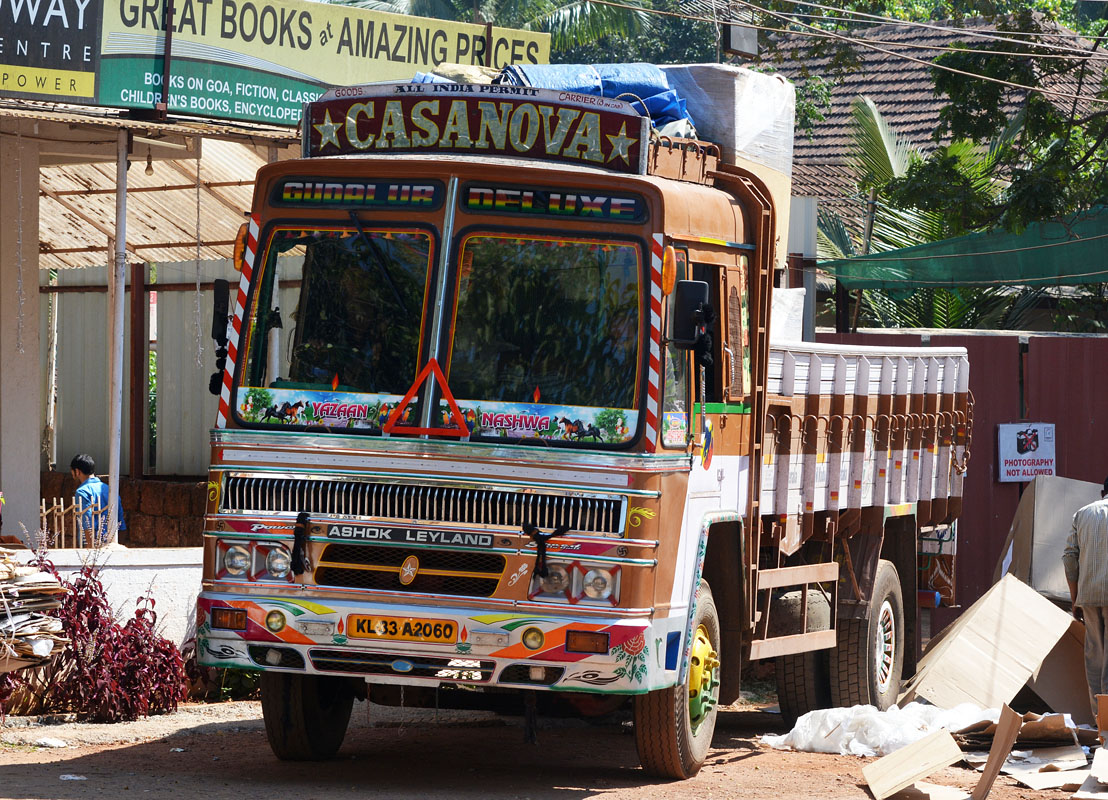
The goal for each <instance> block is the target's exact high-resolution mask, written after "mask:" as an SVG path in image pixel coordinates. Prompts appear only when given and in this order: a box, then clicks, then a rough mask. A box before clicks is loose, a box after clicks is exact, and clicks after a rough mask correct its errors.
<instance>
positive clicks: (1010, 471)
mask: <svg viewBox="0 0 1108 800" xmlns="http://www.w3.org/2000/svg"><path fill="white" fill-rule="evenodd" d="M997 430H998V434H997V435H998V437H999V438H998V439H997V453H998V454H999V455H1000V461H999V465H1000V466H999V469H1000V475H999V480H1000V482H1001V483H1019V482H1026V481H1029V480H1031V479H1032V478H1034V477H1035V476H1036V475H1056V474H1057V463H1056V459H1055V453H1054V423H1052V422H1013V423H1010V424H1004V425H998V426H997Z"/></svg>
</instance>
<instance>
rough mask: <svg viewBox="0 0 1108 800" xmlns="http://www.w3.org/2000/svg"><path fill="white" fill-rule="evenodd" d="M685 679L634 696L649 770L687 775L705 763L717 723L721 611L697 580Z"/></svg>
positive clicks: (641, 750) (662, 774) (638, 737)
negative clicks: (695, 603)
mask: <svg viewBox="0 0 1108 800" xmlns="http://www.w3.org/2000/svg"><path fill="white" fill-rule="evenodd" d="M692 631H693V644H692V649H691V652H690V655H689V668H688V674H687V676H686V680H685V683H684V684H680V685H678V686H674V687H672V688H669V689H658V690H657V691H653V692H648V693H647V694H640V695H636V696H635V712H634V713H635V747H636V748H637V749H638V751H639V761H641V762H642V766H643V769H644V770H645V771H646V772H647V773H648V774H650V775H656V776H658V777H662V778H677V779H684V778H691V777H692V776H694V775H696V773H698V772H699V771H700V768H701V767H702V766H704V761H705V760H706V759H707V757H708V749H709V748H710V747H711V746H712V735H713V734H714V733H715V729H716V715H717V713H718V708H719V707H718V701H719V682H720V633H719V614H718V612H717V611H716V603H715V600H714V599H713V598H712V590H711V588H709V586H708V584H707V582H705V581H701V583H700V592H699V597H698V598H697V605H696V614H695V616H694V617H693V624H692Z"/></svg>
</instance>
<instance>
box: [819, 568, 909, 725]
mask: <svg viewBox="0 0 1108 800" xmlns="http://www.w3.org/2000/svg"><path fill="white" fill-rule="evenodd" d="M838 640H839V646H838V647H837V648H835V650H834V651H833V652H832V653H831V699H832V700H833V701H834V703H835V705H837V706H847V707H849V706H857V705H871V706H876V707H877V708H878V709H879V710H881V711H884V710H885V709H887V708H888V707H889V706H891V705H893V704H894V703H895V702H896V698H897V695H898V694H899V693H900V674H901V672H902V671H903V669H904V599H903V598H902V597H901V594H900V578H899V577H898V576H897V574H896V567H894V566H893V565H892V564H891V563H890V562H888V561H879V562H877V576H876V578H875V579H874V582H873V596H872V597H871V599H870V604H869V611H868V612H867V614H866V618H865V619H847V620H840V622H839V637H838Z"/></svg>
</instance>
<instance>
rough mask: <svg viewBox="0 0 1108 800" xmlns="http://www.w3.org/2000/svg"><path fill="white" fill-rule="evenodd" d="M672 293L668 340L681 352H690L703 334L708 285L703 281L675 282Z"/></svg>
mask: <svg viewBox="0 0 1108 800" xmlns="http://www.w3.org/2000/svg"><path fill="white" fill-rule="evenodd" d="M673 292H674V295H673V317H672V319H671V320H670V337H669V340H670V342H671V343H672V344H673V345H674V346H675V347H677V348H679V349H681V350H692V349H693V348H694V347H696V344H697V342H699V341H700V337H701V336H702V335H703V333H704V308H705V306H707V305H708V284H707V283H705V282H704V281H677V285H676V286H675V287H674V290H673Z"/></svg>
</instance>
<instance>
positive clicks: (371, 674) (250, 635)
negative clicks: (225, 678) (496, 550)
mask: <svg viewBox="0 0 1108 800" xmlns="http://www.w3.org/2000/svg"><path fill="white" fill-rule="evenodd" d="M213 607H226V608H237V609H243V610H245V611H246V612H247V623H246V629H245V630H241V631H232V630H224V629H212V627H211V609H212V608H213ZM274 611H278V612H280V613H281V614H282V615H283V617H284V619H285V625H284V627H283V628H282V629H281V630H279V631H276V632H274V631H273V630H271V629H270V628H268V627H267V626H266V617H267V615H269V614H271V613H272V612H274ZM352 615H368V616H375V617H390V618H398V617H402V618H412V619H415V620H423V621H432V622H441V623H444V624H445V623H449V624H451V625H452V626H453V632H452V634H451V638H453V639H454V641H452V642H448V643H446V642H444V643H430V642H420V641H392V640H387V639H378V638H366V634H365V632H364V631H358V630H352V629H351V626H352V624H353V623H352V620H351V617H352ZM683 621H684V620H683V619H680V618H678V617H676V616H674V617H671V618H670V619H668V620H660V621H655V622H653V623H651V622H649V621H646V620H643V619H641V618H637V619H622V618H620V617H618V616H612V617H601V618H597V617H596V616H590V617H588V618H587V619H586V618H577V617H574V616H572V615H570V614H566V615H552V614H532V613H512V612H508V613H504V612H489V611H487V610H482V609H476V608H471V609H466V608H456V607H452V608H443V607H438V606H424V605H405V606H402V607H397V606H396V605H393V604H388V603H374V602H362V601H353V600H331V599H327V602H326V603H320V602H315V601H309V600H304V599H301V598H291V597H253V596H251V597H245V596H243V595H239V594H230V593H221V592H213V591H204V592H202V593H201V594H200V597H199V599H198V601H197V616H196V622H197V657H198V660H199V663H200V664H201V665H203V666H208V667H224V668H227V667H232V668H236V669H248V670H276V671H281V672H295V673H301V674H310V675H347V676H356V677H364V678H365V679H366V680H368V681H370V682H373V683H392V684H401V685H408V686H437V685H439V684H443V683H448V684H451V683H452V684H467V685H476V686H501V687H505V688H507V687H516V688H518V687H527V688H533V689H548V690H556V691H557V690H560V691H574V692H602V693H612V694H638V693H642V692H646V691H650V690H652V689H658V688H663V687H665V686H672V685H674V684H675V683H676V682H677V675H678V672H677V666H678V660H679V657H680V654H681V653H682V652H683V647H682V646H683V641H682V639H683V630H682V628H681V625H680V623H682V622H683ZM354 627H355V628H356V627H358V626H356V625H355V626H354ZM535 628H537V629H538V630H539V631H541V632H542V634H543V643H542V645H541V646H539V647H538V648H535V649H530V648H528V647H527V646H526V645H524V644H523V634H524V632H526V631H528V630H531V629H535ZM571 630H577V631H589V632H598V633H604V634H607V637H608V650H607V652H606V653H577V652H570V651H568V650H567V649H566V634H567V633H568V632H569V631H571ZM532 635H533V634H532Z"/></svg>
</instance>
